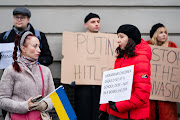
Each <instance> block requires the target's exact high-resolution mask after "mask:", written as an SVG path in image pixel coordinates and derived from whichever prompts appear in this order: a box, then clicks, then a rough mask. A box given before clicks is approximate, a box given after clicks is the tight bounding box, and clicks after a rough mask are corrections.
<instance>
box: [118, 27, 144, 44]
mask: <svg viewBox="0 0 180 120" xmlns="http://www.w3.org/2000/svg"><path fill="white" fill-rule="evenodd" d="M118 33H124V34H126V35H127V36H128V37H129V38H132V39H133V40H134V41H135V43H136V44H139V43H140V42H141V33H140V31H139V29H138V28H137V27H136V26H134V25H131V24H124V25H121V26H120V27H119V29H118V30H117V34H118Z"/></svg>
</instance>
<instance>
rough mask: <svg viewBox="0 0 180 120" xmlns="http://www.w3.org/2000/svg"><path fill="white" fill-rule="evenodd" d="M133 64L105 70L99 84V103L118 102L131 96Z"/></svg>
mask: <svg viewBox="0 0 180 120" xmlns="http://www.w3.org/2000/svg"><path fill="white" fill-rule="evenodd" d="M133 75H134V65H131V66H128V67H124V68H119V69H114V70H109V71H105V72H104V73H103V81H102V86H101V97H100V104H104V103H108V101H113V102H118V101H123V100H129V99H130V97H131V90H132V82H133Z"/></svg>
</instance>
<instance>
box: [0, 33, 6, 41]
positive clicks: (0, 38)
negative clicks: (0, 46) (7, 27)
mask: <svg viewBox="0 0 180 120" xmlns="http://www.w3.org/2000/svg"><path fill="white" fill-rule="evenodd" d="M6 32H7V31H4V32H2V33H0V40H2V39H3V37H4V35H5V34H6Z"/></svg>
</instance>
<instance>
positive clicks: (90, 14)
mask: <svg viewBox="0 0 180 120" xmlns="http://www.w3.org/2000/svg"><path fill="white" fill-rule="evenodd" d="M91 18H99V19H100V17H99V15H97V14H95V13H89V14H88V15H87V16H86V17H85V19H84V23H86V22H87V21H88V20H90V19H91Z"/></svg>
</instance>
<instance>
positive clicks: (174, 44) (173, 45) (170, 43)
mask: <svg viewBox="0 0 180 120" xmlns="http://www.w3.org/2000/svg"><path fill="white" fill-rule="evenodd" d="M168 47H174V48H177V45H176V43H174V42H172V41H169V44H168Z"/></svg>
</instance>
